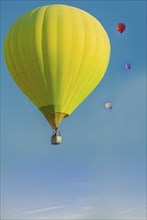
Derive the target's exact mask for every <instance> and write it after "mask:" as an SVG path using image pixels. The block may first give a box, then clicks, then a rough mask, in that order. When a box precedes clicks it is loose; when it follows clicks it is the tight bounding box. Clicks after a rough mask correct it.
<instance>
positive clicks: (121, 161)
mask: <svg viewBox="0 0 147 220" xmlns="http://www.w3.org/2000/svg"><path fill="white" fill-rule="evenodd" d="M53 3H54V4H57V3H61V4H68V5H72V6H75V7H79V8H81V9H83V10H85V11H87V12H89V13H91V14H92V15H93V16H95V17H96V18H97V19H98V20H99V21H100V22H101V23H102V25H103V26H104V28H105V29H106V31H107V33H108V35H109V38H110V42H111V59H110V64H109V67H108V70H107V72H106V75H105V77H104V78H103V80H102V81H101V83H100V84H99V86H98V87H97V88H96V89H95V90H94V91H93V92H92V93H91V95H90V96H89V97H88V98H87V99H86V100H85V101H84V102H83V103H82V104H81V105H80V106H79V107H78V108H77V109H76V110H75V111H74V112H73V114H72V115H71V116H70V117H69V118H67V119H65V120H64V121H63V122H62V123H61V125H60V130H61V133H62V136H63V143H62V145H59V146H51V144H50V136H51V134H52V130H51V128H50V127H49V126H48V124H47V122H46V120H45V119H44V117H43V116H42V115H41V113H40V112H39V111H38V110H37V109H36V108H35V106H34V105H33V104H32V103H31V102H30V101H29V100H28V99H27V98H26V97H25V96H24V95H23V93H22V92H21V91H20V90H19V88H18V87H17V86H16V85H15V83H14V82H13V80H12V79H11V77H10V75H9V73H8V70H7V68H6V64H5V62H4V57H3V42H4V38H5V35H6V33H7V31H8V29H9V28H10V26H11V25H12V23H13V22H14V21H15V19H17V18H18V17H19V16H20V15H22V14H23V13H25V12H26V11H28V10H31V9H33V8H35V7H38V6H41V5H47V4H53ZM1 6H2V7H1V29H2V30H1V49H2V50H1V103H2V105H1V132H2V133H1V167H2V169H1V177H2V178H1V187H2V194H1V201H2V220H4V219H15V220H16V219H101V220H102V219H127V220H128V219H139V220H141V219H145V216H146V213H145V209H146V207H145V206H146V198H145V195H146V176H145V174H146V157H145V153H146V2H145V1H111V0H110V1H97V0H89V1H86V0H73V1H69V0H66V1H37V0H36V1H35V0H34V1H30V0H25V1H21V0H17V1H11V0H9V1H7V0H5V1H2V2H1ZM118 22H124V23H125V24H126V26H127V29H126V31H125V32H124V33H123V34H122V35H121V34H119V33H118V32H117V31H116V29H115V27H116V24H117V23H118ZM73 59H74V58H73ZM125 63H131V65H132V69H131V70H130V71H127V70H126V69H125V67H124V65H125ZM107 101H111V102H112V103H113V110H112V111H111V112H110V111H108V110H106V109H105V108H104V104H105V102H107Z"/></svg>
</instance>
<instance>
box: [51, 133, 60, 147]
mask: <svg viewBox="0 0 147 220" xmlns="http://www.w3.org/2000/svg"><path fill="white" fill-rule="evenodd" d="M61 143H62V137H61V136H59V135H53V136H52V137H51V144H54V145H57V144H61Z"/></svg>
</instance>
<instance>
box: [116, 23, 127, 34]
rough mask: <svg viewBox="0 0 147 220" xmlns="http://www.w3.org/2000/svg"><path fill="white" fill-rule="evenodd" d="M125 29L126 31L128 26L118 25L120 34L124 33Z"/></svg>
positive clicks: (117, 28)
mask: <svg viewBox="0 0 147 220" xmlns="http://www.w3.org/2000/svg"><path fill="white" fill-rule="evenodd" d="M125 29H126V25H125V24H123V23H118V24H117V25H116V30H117V31H118V32H120V33H123V32H124V30H125Z"/></svg>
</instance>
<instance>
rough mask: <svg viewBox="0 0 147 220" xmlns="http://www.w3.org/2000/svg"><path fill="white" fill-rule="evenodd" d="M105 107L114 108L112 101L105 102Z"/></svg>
mask: <svg viewBox="0 0 147 220" xmlns="http://www.w3.org/2000/svg"><path fill="white" fill-rule="evenodd" d="M105 108H107V109H110V110H112V103H111V102H107V103H105Z"/></svg>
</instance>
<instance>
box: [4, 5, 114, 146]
mask: <svg viewBox="0 0 147 220" xmlns="http://www.w3.org/2000/svg"><path fill="white" fill-rule="evenodd" d="M4 54H5V60H6V64H7V66H8V69H9V71H10V73H11V76H12V78H13V79H14V81H15V82H16V84H17V85H18V87H19V88H20V89H21V90H22V91H23V92H24V94H25V95H26V96H27V97H28V98H29V99H30V100H31V101H32V102H33V103H34V104H35V105H36V107H37V108H38V109H39V110H40V111H41V112H42V114H43V115H44V116H45V118H46V119H47V121H48V122H49V124H50V126H51V127H52V128H53V129H54V135H53V137H52V143H53V144H58V143H61V136H60V135H59V134H58V126H59V124H60V122H61V121H62V120H63V119H64V118H65V117H67V116H69V115H70V114H71V113H72V112H73V111H74V110H75V109H76V108H77V107H78V106H79V105H80V104H81V102H82V101H83V100H84V99H85V98H86V97H87V96H88V95H89V94H90V93H91V92H92V91H93V90H94V88H95V87H96V86H97V85H98V84H99V82H100V81H101V79H102V78H103V76H104V74H105V72H106V69H107V66H108V63H109V56H110V42H109V38H108V35H107V33H106V31H105V30H104V28H103V27H102V25H101V24H100V22H99V21H98V20H97V19H96V18H94V17H93V16H92V15H90V14H88V13H87V12H85V11H83V10H81V9H78V8H75V7H71V6H67V5H49V6H42V7H39V8H36V9H33V10H31V11H29V12H27V13H25V14H24V15H22V16H21V17H20V18H18V20H16V22H15V23H14V24H13V25H12V27H11V28H10V30H9V32H8V34H7V36H6V39H5V44H4Z"/></svg>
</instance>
